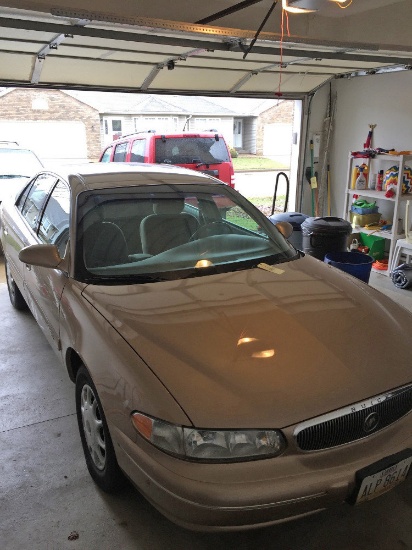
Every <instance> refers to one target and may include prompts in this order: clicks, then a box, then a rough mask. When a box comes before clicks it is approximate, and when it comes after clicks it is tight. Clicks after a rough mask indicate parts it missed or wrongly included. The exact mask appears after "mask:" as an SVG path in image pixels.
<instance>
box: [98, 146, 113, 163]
mask: <svg viewBox="0 0 412 550" xmlns="http://www.w3.org/2000/svg"><path fill="white" fill-rule="evenodd" d="M112 151H113V147H111V146H110V147H108V148H107V149H106V151H105V152H104V153H103V155H102V158H101V159H100V162H110V157H111V156H112Z"/></svg>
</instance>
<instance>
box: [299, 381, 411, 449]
mask: <svg viewBox="0 0 412 550" xmlns="http://www.w3.org/2000/svg"><path fill="white" fill-rule="evenodd" d="M411 410H412V384H411V385H408V386H404V387H402V388H399V389H397V390H393V391H390V392H388V393H385V394H382V395H378V396H376V397H372V398H370V399H367V400H366V401H364V402H360V403H356V404H354V405H350V406H349V407H346V408H344V409H339V410H338V411H334V412H332V413H329V414H326V415H323V416H319V417H317V418H313V419H312V420H308V421H307V422H303V423H302V424H299V425H298V426H297V427H296V429H295V431H294V436H295V439H296V442H297V445H298V447H299V448H300V449H302V450H303V451H318V450H321V449H330V448H332V447H338V446H339V445H345V444H346V443H350V442H352V441H357V440H358V439H363V438H365V437H368V436H369V435H371V434H374V433H376V432H378V431H380V430H382V429H383V428H386V427H387V426H390V425H391V424H393V423H394V422H396V421H397V420H399V419H400V418H402V417H403V416H405V415H406V414H408V413H409V412H410V411H411Z"/></svg>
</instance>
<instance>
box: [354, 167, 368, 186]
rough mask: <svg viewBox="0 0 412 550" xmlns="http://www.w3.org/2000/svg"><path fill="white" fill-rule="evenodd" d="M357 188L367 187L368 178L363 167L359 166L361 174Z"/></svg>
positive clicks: (357, 181)
mask: <svg viewBox="0 0 412 550" xmlns="http://www.w3.org/2000/svg"><path fill="white" fill-rule="evenodd" d="M355 188H356V189H366V178H365V176H364V174H363V167H362V166H359V176H358V178H357V180H356V184H355Z"/></svg>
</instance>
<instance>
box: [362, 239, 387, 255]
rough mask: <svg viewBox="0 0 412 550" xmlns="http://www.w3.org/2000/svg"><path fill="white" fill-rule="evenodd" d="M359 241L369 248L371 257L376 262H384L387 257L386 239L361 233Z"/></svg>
mask: <svg viewBox="0 0 412 550" xmlns="http://www.w3.org/2000/svg"><path fill="white" fill-rule="evenodd" d="M359 239H360V242H361V244H363V245H364V246H367V247H369V252H368V254H369V256H372V258H375V260H382V258H383V257H384V256H385V240H386V239H384V238H383V237H378V236H377V235H368V234H367V233H359Z"/></svg>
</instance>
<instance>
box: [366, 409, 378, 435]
mask: <svg viewBox="0 0 412 550" xmlns="http://www.w3.org/2000/svg"><path fill="white" fill-rule="evenodd" d="M379 420H380V416H379V414H378V413H377V412H373V413H370V414H368V416H367V417H366V418H365V421H364V422H363V431H364V432H366V433H369V432H373V430H375V429H376V428H377V427H378V424H379Z"/></svg>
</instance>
